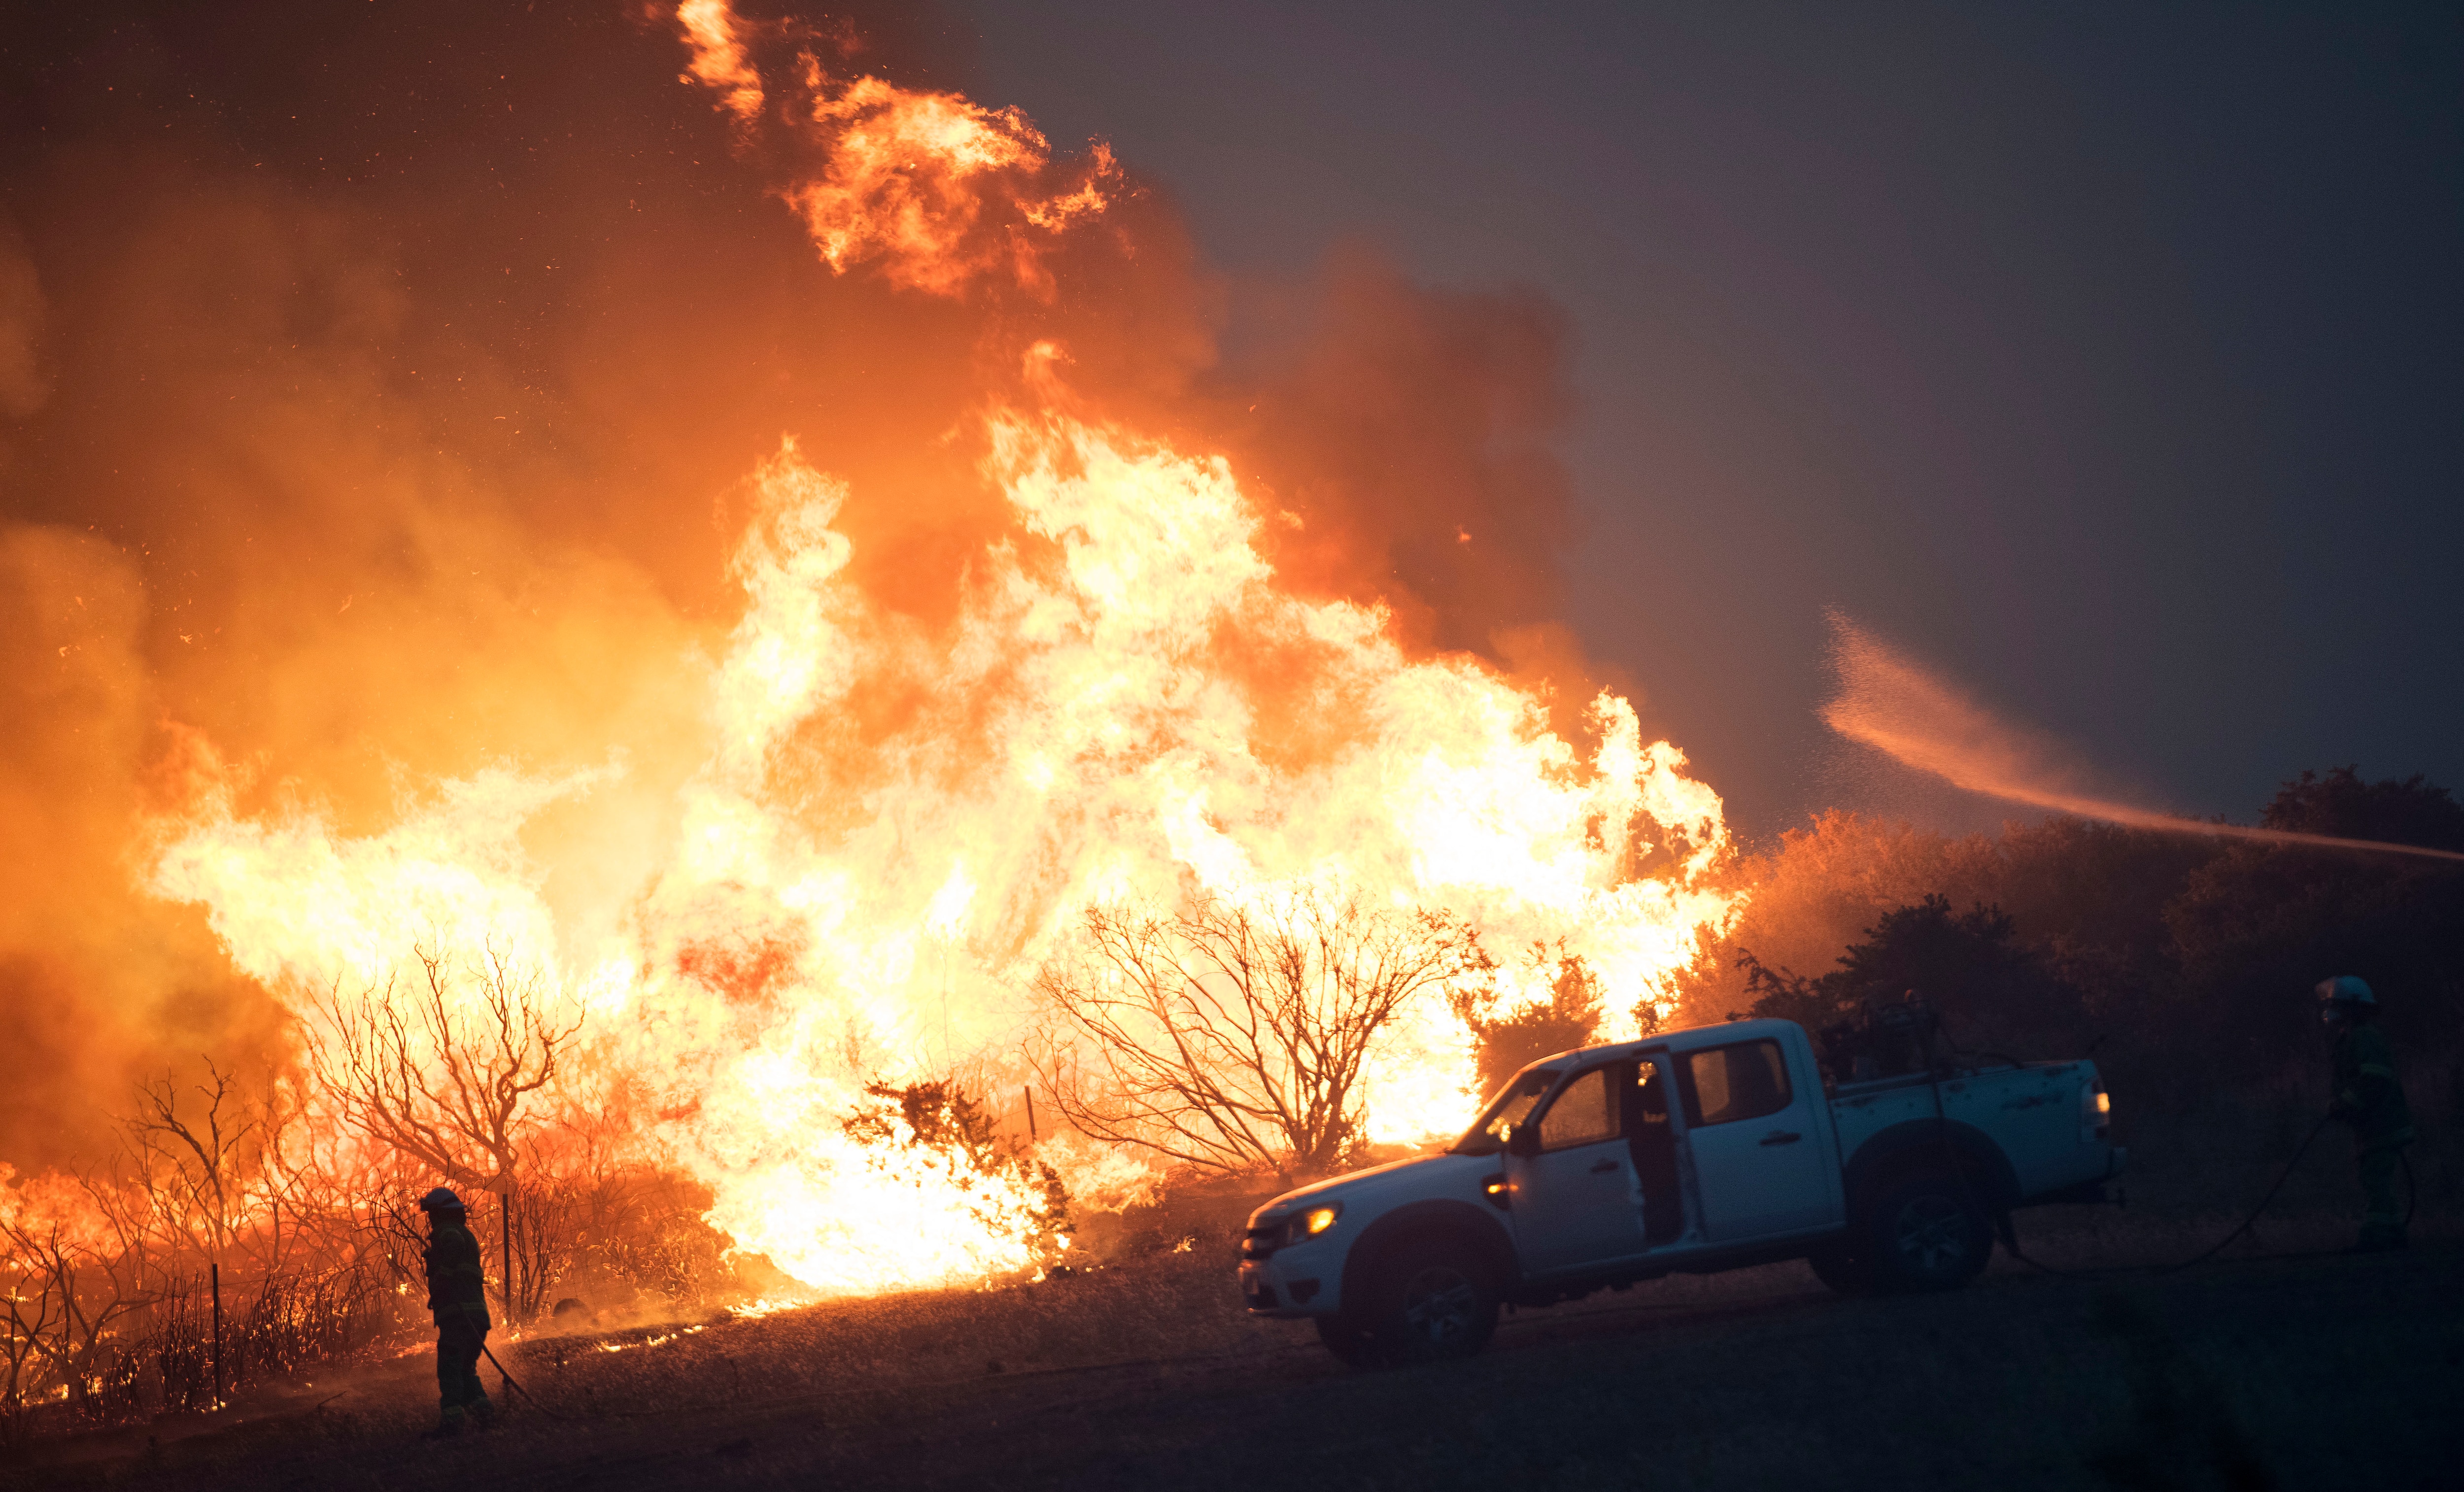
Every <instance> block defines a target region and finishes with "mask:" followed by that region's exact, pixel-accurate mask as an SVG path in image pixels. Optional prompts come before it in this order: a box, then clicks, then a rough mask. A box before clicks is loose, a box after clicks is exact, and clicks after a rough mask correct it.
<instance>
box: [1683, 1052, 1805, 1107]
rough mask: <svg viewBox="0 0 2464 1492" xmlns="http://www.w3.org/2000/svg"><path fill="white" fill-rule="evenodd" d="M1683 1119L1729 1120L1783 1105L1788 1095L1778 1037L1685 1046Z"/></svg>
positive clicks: (1786, 1078) (1785, 1073)
mask: <svg viewBox="0 0 2464 1492" xmlns="http://www.w3.org/2000/svg"><path fill="white" fill-rule="evenodd" d="M1685 1078H1686V1082H1685V1085H1684V1086H1685V1122H1686V1123H1687V1124H1689V1125H1703V1124H1733V1123H1735V1122H1736V1121H1737V1120H1740V1119H1759V1118H1761V1117H1762V1116H1763V1115H1765V1114H1775V1113H1778V1112H1779V1111H1780V1110H1781V1109H1783V1108H1787V1107H1788V1106H1789V1104H1790V1103H1791V1102H1792V1101H1793V1094H1792V1093H1791V1092H1790V1090H1789V1086H1788V1063H1787V1060H1786V1059H1784V1058H1783V1057H1781V1056H1780V1050H1779V1043H1778V1042H1738V1043H1737V1044H1736V1045H1734V1046H1714V1047H1712V1048H1710V1049H1709V1050H1708V1051H1700V1052H1689V1053H1687V1054H1686V1058H1685Z"/></svg>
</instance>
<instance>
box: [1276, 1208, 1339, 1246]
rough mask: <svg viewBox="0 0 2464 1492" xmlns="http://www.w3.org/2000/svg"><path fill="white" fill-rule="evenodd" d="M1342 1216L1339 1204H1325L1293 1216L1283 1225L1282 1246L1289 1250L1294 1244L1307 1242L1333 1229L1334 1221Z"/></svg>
mask: <svg viewBox="0 0 2464 1492" xmlns="http://www.w3.org/2000/svg"><path fill="white" fill-rule="evenodd" d="M1342 1216H1343V1204H1342V1203H1341V1202H1327V1203H1325V1204H1323V1205H1321V1206H1317V1207H1312V1208H1310V1209H1309V1211H1307V1212H1304V1213H1295V1214H1293V1215H1292V1218H1291V1220H1290V1221H1289V1222H1287V1223H1286V1224H1284V1246H1285V1247H1286V1248H1289V1247H1290V1246H1291V1245H1293V1244H1295V1243H1306V1242H1308V1241H1309V1240H1311V1239H1313V1238H1316V1237H1317V1236H1318V1235H1319V1234H1321V1233H1324V1232H1325V1231H1326V1230H1327V1229H1329V1228H1331V1227H1333V1226H1334V1219H1336V1218H1340V1217H1342Z"/></svg>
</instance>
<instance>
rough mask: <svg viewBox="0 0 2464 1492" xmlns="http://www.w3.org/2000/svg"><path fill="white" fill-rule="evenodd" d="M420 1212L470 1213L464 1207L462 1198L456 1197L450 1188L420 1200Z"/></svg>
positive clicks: (431, 1193) (442, 1189)
mask: <svg viewBox="0 0 2464 1492" xmlns="http://www.w3.org/2000/svg"><path fill="white" fill-rule="evenodd" d="M419 1210H420V1211H421V1212H427V1213H440V1212H444V1213H458V1212H467V1211H469V1209H468V1208H465V1207H464V1206H463V1205H462V1198H460V1197H458V1196H454V1195H453V1192H452V1190H451V1188H450V1187H442V1186H440V1187H438V1188H437V1189H436V1190H435V1191H433V1192H430V1193H429V1194H428V1195H427V1196H423V1197H421V1198H420V1199H419Z"/></svg>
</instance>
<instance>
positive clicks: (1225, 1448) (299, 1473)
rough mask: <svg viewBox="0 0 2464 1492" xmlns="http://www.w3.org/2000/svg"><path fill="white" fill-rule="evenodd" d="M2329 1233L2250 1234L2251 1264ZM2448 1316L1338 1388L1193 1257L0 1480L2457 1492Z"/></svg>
mask: <svg viewBox="0 0 2464 1492" xmlns="http://www.w3.org/2000/svg"><path fill="white" fill-rule="evenodd" d="M2109 1216H2110V1215H2107V1217H2109ZM2228 1225H2229V1224H2228ZM2117 1230H2119V1231H2117ZM2172 1233H2173V1230H2172V1229H2167V1238H2166V1239H2153V1238H2145V1237H2143V1238H2138V1239H2133V1238H2132V1237H2130V1236H2129V1231H2128V1229H2127V1227H2126V1225H2123V1224H2119V1223H2111V1222H2107V1221H2104V1220H2093V1221H2088V1222H2082V1223H2078V1224H2074V1225H2071V1226H2069V1227H2067V1228H2066V1229H2063V1230H2059V1231H2057V1232H2054V1233H2050V1234H2040V1235H2039V1236H2038V1237H2037V1238H2036V1239H2035V1241H2034V1242H2033V1243H2032V1246H2031V1252H2032V1253H2034V1254H2035V1255H2036V1256H2037V1257H2039V1258H2042V1259H2045V1260H2048V1261H2053V1262H2064V1263H2082V1262H2087V1261H2089V1260H2091V1259H2099V1260H2103V1261H2107V1262H2110V1261H2112V1260H2115V1259H2117V1258H2119V1259H2125V1260H2126V1259H2129V1258H2131V1257H2133V1256H2134V1253H2135V1255H2136V1256H2137V1257H2141V1258H2145V1259H2156V1258H2162V1257H2166V1256H2167V1254H2169V1253H2172V1252H2173V1251H2172V1250H2171V1249H2170V1248H2169V1247H2167V1242H2168V1240H2169V1237H2170V1236H2171V1234H2172ZM2338 1234H2339V1225H2337V1224H2333V1223H2330V1222H2328V1221H2326V1220H2325V1219H2323V1218H2322V1219H2321V1220H2320V1221H2319V1222H2318V1223H2316V1224H2315V1225H2312V1226H2307V1227H2305V1226H2300V1225H2298V1224H2297V1225H2275V1226H2272V1227H2271V1229H2270V1230H2268V1231H2267V1232H2266V1233H2265V1234H2263V1236H2262V1238H2261V1240H2260V1244H2259V1245H2258V1246H2260V1247H2264V1248H2267V1249H2271V1250H2275V1251H2277V1252H2278V1253H2279V1254H2281V1253H2284V1252H2294V1253H2299V1251H2302V1250H2307V1249H2314V1248H2324V1247H2327V1246H2329V1245H2331V1244H2332V1243H2333V1242H2334V1241H2336V1240H2337V1239H2338ZM2241 1252H2243V1253H2247V1252H2248V1250H2247V1249H2245V1250H2242V1251H2241ZM2459 1286H2464V1231H2459V1230H2455V1229H2452V1228H2438V1229H2418V1230H2417V1237H2416V1242H2415V1247H2414V1248H2413V1249H2412V1251H2411V1252H2409V1254H2403V1255H2380V1256H2370V1257H2365V1258H2340V1257H2334V1256H2332V1255H2308V1256H2306V1257H2275V1258H2263V1259H2254V1258H2248V1257H2243V1258H2230V1257H2229V1258H2228V1259H2227V1260H2225V1261H2223V1262H2215V1263H2212V1264H2209V1265H2205V1266H2202V1267H2200V1268H2197V1269H2195V1270H2191V1271H2189V1272H2184V1273H2178V1274H2172V1275H2163V1276H2159V1275H2152V1274H2124V1275H2115V1276H2109V1277H2103V1278H2098V1279H2088V1280H2073V1279H2061V1278H2054V1277H2051V1276H2047V1275H2044V1274H2041V1273H2037V1272H2035V1271H2033V1270H2030V1269H2028V1268H2027V1267H2025V1266H2023V1265H2020V1264H2018V1263H2016V1262H2013V1261H2008V1260H2001V1259H1997V1261H1996V1263H1995V1266H1994V1268H1993V1270H1992V1271H1991V1273H1989V1274H1988V1275H1987V1276H1986V1277H1985V1278H1984V1279H1982V1280H1980V1281H1979V1282H1978V1283H1977V1284H1974V1285H1973V1286H1971V1287H1969V1289H1967V1290H1964V1291H1960V1292H1957V1293H1954V1294H1950V1295H1945V1296H1935V1297H1925V1298H1918V1299H1900V1300H1879V1301H1849V1300H1841V1299H1839V1298H1837V1297H1834V1296H1832V1295H1830V1294H1828V1293H1827V1292H1825V1291H1824V1290H1822V1288H1821V1287H1820V1286H1819V1285H1817V1284H1815V1282H1814V1280H1813V1278H1812V1276H1811V1275H1810V1274H1809V1273H1807V1271H1806V1270H1805V1269H1804V1267H1803V1266H1802V1265H1800V1264H1782V1265H1772V1266H1770V1267H1768V1268H1762V1269H1755V1270H1749V1271H1740V1272H1738V1273H1734V1274H1729V1275H1723V1276H1718V1277H1714V1278H1710V1279H1701V1280H1694V1279H1675V1280H1669V1281H1663V1282H1659V1283H1656V1284H1648V1285H1642V1286H1638V1287H1637V1288H1636V1289H1634V1290H1632V1291H1630V1292H1626V1293H1623V1294H1614V1293H1612V1294H1604V1295H1600V1296H1595V1297H1594V1298H1592V1299H1591V1300H1588V1301H1585V1302H1582V1303H1579V1304H1576V1305H1566V1306H1559V1307H1556V1308H1554V1309H1551V1310H1536V1311H1535V1310H1527V1311H1523V1312H1520V1313H1519V1314H1516V1315H1514V1316H1512V1317H1510V1318H1509V1319H1508V1320H1507V1322H1506V1323H1505V1325H1504V1326H1503V1327H1502V1328H1501V1329H1500V1330H1499V1332H1498V1335H1497V1338H1496V1340H1495V1342H1494V1343H1493V1344H1492V1345H1491V1347H1490V1349H1488V1351H1487V1352H1485V1354H1483V1355H1482V1356H1480V1357H1478V1358H1475V1359H1472V1360H1470V1361H1466V1362H1458V1363H1449V1364H1442V1365H1438V1366H1431V1367H1424V1368H1416V1369H1408V1370H1399V1371H1372V1372H1355V1371H1348V1370H1346V1369H1343V1368H1341V1367H1339V1366H1338V1365H1337V1364H1335V1363H1334V1362H1333V1361H1332V1359H1331V1358H1329V1357H1328V1356H1326V1355H1325V1354H1324V1353H1323V1351H1322V1350H1321V1349H1319V1348H1318V1347H1317V1345H1316V1342H1315V1339H1314V1337H1313V1336H1312V1334H1311V1333H1310V1331H1309V1328H1308V1327H1307V1326H1306V1325H1302V1324H1295V1323H1277V1322H1257V1321H1251V1320H1249V1319H1247V1318H1246V1317H1245V1316H1243V1314H1242V1313H1241V1311H1240V1310H1239V1308H1238V1297H1237V1295H1236V1294H1235V1292H1234V1288H1233V1285H1232V1270H1231V1267H1230V1262H1229V1261H1228V1259H1227V1258H1225V1257H1223V1256H1222V1252H1221V1250H1220V1249H1219V1248H1217V1247H1214V1246H1209V1247H1206V1248H1204V1249H1202V1250H1200V1249H1197V1248H1193V1249H1191V1250H1190V1251H1188V1252H1183V1253H1162V1254H1156V1255H1153V1256H1149V1257H1147V1258H1144V1259H1140V1260H1137V1261H1134V1262H1127V1263H1123V1264H1120V1265H1117V1266H1115V1267H1112V1268H1109V1269H1104V1270H1099V1271H1096V1272H1094V1273H1091V1274H1086V1275H1079V1276H1074V1277H1071V1278H1067V1279H1061V1280H1055V1281H1051V1282H1047V1283H1045V1284H1039V1285H1033V1286H1024V1287H1020V1288H1017V1289H1011V1290H996V1291H976V1292H944V1293H941V1294H936V1295H916V1296H907V1297H899V1298H892V1299H888V1300H875V1301H866V1302H850V1303H837V1304H832V1305H819V1306H811V1307H805V1308H800V1309H796V1310H789V1311H781V1312H778V1313H775V1314H772V1315H768V1316H765V1317H761V1318H759V1319H737V1318H724V1317H722V1318H716V1319H713V1320H710V1321H704V1322H685V1323H671V1324H666V1325H662V1326H654V1327H631V1328H628V1329H627V1330H623V1331H617V1332H612V1333H601V1334H586V1333H585V1334H577V1335H573V1336H567V1337H556V1338H545V1339H539V1340H533V1341H528V1342H524V1343H521V1344H519V1345H517V1346H512V1347H511V1348H510V1349H504V1348H503V1347H500V1350H502V1351H503V1355H504V1356H505V1358H506V1362H507V1366H509V1367H511V1368H512V1369H513V1371H515V1373H516V1374H517V1376H518V1377H520V1378H521V1380H522V1381H523V1382H524V1383H525V1384H526V1385H527V1386H528V1387H529V1388H530V1389H531V1390H532V1391H533V1392H534V1393H536V1394H537V1395H538V1397H539V1400H541V1401H543V1402H544V1403H545V1404H546V1405H548V1406H551V1407H552V1408H553V1409H554V1411H555V1412H556V1413H557V1414H558V1415H561V1416H563V1417H561V1418H552V1417H550V1415H549V1414H548V1413H547V1412H544V1411H542V1410H541V1409H540V1408H539V1407H537V1406H535V1405H533V1404H529V1403H524V1402H521V1401H520V1400H519V1399H518V1398H517V1399H516V1400H515V1401H514V1402H513V1404H512V1407H511V1411H510V1413H508V1414H506V1415H504V1416H502V1423H500V1424H499V1425H498V1426H497V1427H496V1428H495V1429H494V1430H492V1431H490V1432H488V1433H486V1434H484V1435H471V1436H466V1437H463V1438H461V1439H459V1440H455V1441H451V1442H445V1443H436V1442H428V1441H423V1440H421V1439H420V1438H419V1437H418V1434H419V1432H420V1430H422V1429H424V1428H425V1427H426V1426H427V1425H429V1423H431V1422H432V1417H433V1415H434V1409H433V1404H434V1399H433V1392H434V1382H433V1379H432V1377H430V1376H429V1371H430V1369H429V1360H428V1359H427V1358H426V1357H424V1356H420V1355H411V1356H406V1357H403V1358H401V1359H398V1360H397V1361H395V1362H394V1363H392V1364H390V1365H387V1366H384V1367H380V1368H375V1369H367V1370H362V1371H359V1372H357V1373H356V1374H355V1375H352V1376H349V1377H346V1378H342V1379H339V1380H328V1381H325V1382H323V1383H322V1384H321V1385H312V1386H300V1387H297V1389H296V1390H294V1391H291V1392H288V1393H284V1394H280V1395H272V1396H268V1397H266V1398H263V1399H260V1400H257V1401H255V1402H253V1403H249V1404H244V1405H240V1406H237V1407H235V1408H234V1409H232V1410H231V1411H229V1412H227V1413H226V1414H225V1415H220V1416H216V1419H215V1421H210V1422H209V1421H188V1422H185V1423H177V1422H171V1421H165V1422H163V1423H161V1424H157V1425H155V1426H151V1427H147V1428H144V1429H141V1430H138V1431H135V1432H122V1433H116V1434H112V1435H107V1436H98V1437H91V1438H87V1439H83V1440H78V1441H72V1442H58V1443H54V1444H51V1445H48V1446H45V1447H43V1448H42V1449H41V1452H40V1454H39V1456H38V1457H37V1458H36V1459H32V1460H19V1461H18V1462H16V1463H15V1464H13V1465H10V1466H5V1467H0V1481H11V1482H14V1483H15V1484H18V1485H22V1486H27V1487H44V1488H49V1487H93V1486H111V1487H128V1488H158V1487H159V1488H173V1487H178V1488H190V1487H195V1488H205V1487H250V1488H273V1487H286V1488H287V1487H300V1488H308V1487H316V1488H328V1487H352V1488H362V1487H364V1488H372V1489H374V1488H384V1489H395V1488H400V1489H412V1488H429V1487H448V1486H451V1487H457V1488H483V1487H508V1488H520V1489H523V1492H535V1489H537V1492H544V1489H550V1488H564V1487H572V1488H588V1489H592V1492H613V1489H621V1488H636V1487H668V1486H705V1485H707V1486H731V1487H732V1486H744V1487H770V1486H778V1487H791V1486H792V1487H808V1486H832V1487H875V1486H879V1487H891V1486H894V1487H900V1488H931V1487H943V1486H951V1487H959V1486H963V1487H971V1488H977V1487H980V1488H1008V1487H1019V1488H1035V1487H1054V1488H1061V1487H1067V1488H1070V1489H1073V1492H1105V1489H1112V1488H1122V1489H1128V1488H1141V1489H1143V1488H1154V1487H1192V1488H1216V1487H1221V1488H1234V1487H1239V1488H1243V1489H1253V1488H1257V1487H1261V1486H1267V1485H1281V1484H1295V1485H1305V1486H1307V1487H1309V1488H1311V1489H1324V1488H1347V1487H1405V1486H1409V1487H1415V1488H1442V1487H1472V1486H1483V1487H1488V1486H1512V1487H1516V1488H1529V1487H1545V1488H1559V1487H1562V1488H1590V1487H1618V1488H1626V1487H1633V1488H1663V1487H1664V1488H1721V1489H1726V1488H1760V1487H1772V1488H1777V1487H1790V1488H1796V1487H1807V1486H1822V1487H1868V1486H1870V1487H1893V1488H1901V1487H1910V1486H1943V1487H1986V1486H1991V1487H1994V1488H1997V1489H2003V1488H2008V1489H2020V1488H2037V1487H2043V1488H2057V1487H2058V1488H2070V1487H2124V1488H2167V1489H2177V1488H2199V1487H2220V1488H2237V1489H2246V1488H2268V1487H2276V1488H2285V1489H2295V1488H2299V1489H2317V1488H2335V1487H2347V1486H2349V1487H2368V1488H2371V1489H2373V1492H2387V1489H2390V1488H2397V1489H2410V1488H2416V1487H2419V1488H2433V1487H2435V1488H2448V1487H2455V1486H2459V1485H2464V1413H2459V1405H2464V1395H2460V1394H2459V1393H2458V1389H2459V1386H2464V1288H2459ZM482 1371H483V1373H484V1375H485V1376H486V1378H487V1381H488V1383H489V1386H490V1391H491V1393H494V1394H495V1395H497V1396H498V1397H499V1398H500V1399H502V1398H503V1397H504V1396H505V1393H504V1390H503V1389H502V1387H501V1386H500V1384H499V1383H498V1380H497V1374H496V1372H495V1370H493V1369H490V1368H487V1367H485V1366H484V1365H483V1368H482Z"/></svg>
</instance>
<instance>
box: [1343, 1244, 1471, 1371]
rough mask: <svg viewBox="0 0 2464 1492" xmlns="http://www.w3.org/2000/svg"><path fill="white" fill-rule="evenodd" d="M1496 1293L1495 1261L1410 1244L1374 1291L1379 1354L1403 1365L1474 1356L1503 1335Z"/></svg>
mask: <svg viewBox="0 0 2464 1492" xmlns="http://www.w3.org/2000/svg"><path fill="white" fill-rule="evenodd" d="M1497 1293H1498V1292H1497V1284H1496V1282H1495V1281H1494V1280H1492V1279H1491V1278H1490V1270H1489V1266H1488V1262H1487V1261H1486V1260H1485V1259H1484V1258H1482V1257H1481V1255H1480V1252H1479V1251H1478V1250H1477V1249H1475V1248H1473V1247H1472V1246H1471V1245H1470V1244H1468V1243H1462V1242H1457V1241H1455V1240H1451V1239H1428V1240H1420V1241H1418V1242H1411V1243H1406V1244H1404V1245H1403V1246H1402V1247H1400V1248H1399V1249H1397V1251H1396V1252H1395V1253H1394V1254H1393V1255H1392V1256H1390V1257H1389V1258H1388V1259H1386V1260H1384V1261H1382V1262H1381V1265H1380V1267H1379V1268H1378V1269H1377V1271H1376V1274H1375V1283H1374V1284H1371V1286H1370V1289H1369V1292H1368V1294H1369V1300H1368V1302H1367V1305H1368V1306H1369V1309H1368V1311H1367V1312H1366V1317H1367V1326H1368V1336H1369V1338H1370V1342H1371V1347H1372V1350H1373V1351H1374V1353H1375V1357H1376V1358H1377V1360H1379V1361H1382V1362H1387V1363H1398V1364H1399V1363H1427V1362H1438V1361H1441V1360H1442V1359H1445V1358H1449V1357H1469V1356H1471V1355H1472V1354H1473V1353H1474V1352H1477V1351H1479V1350H1480V1349H1482V1348H1484V1347H1485V1346H1487V1345H1488V1338H1489V1334H1490V1333H1492V1332H1494V1331H1495V1330H1496V1329H1497ZM1320 1340H1324V1332H1323V1331H1321V1333H1320ZM1327 1345H1328V1346H1329V1347H1330V1348H1332V1347H1333V1346H1334V1344H1333V1343H1331V1342H1329V1343H1328V1344H1327ZM1335 1355H1337V1356H1342V1355H1343V1354H1342V1352H1341V1351H1339V1350H1338V1351H1337V1352H1336V1354H1335Z"/></svg>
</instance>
